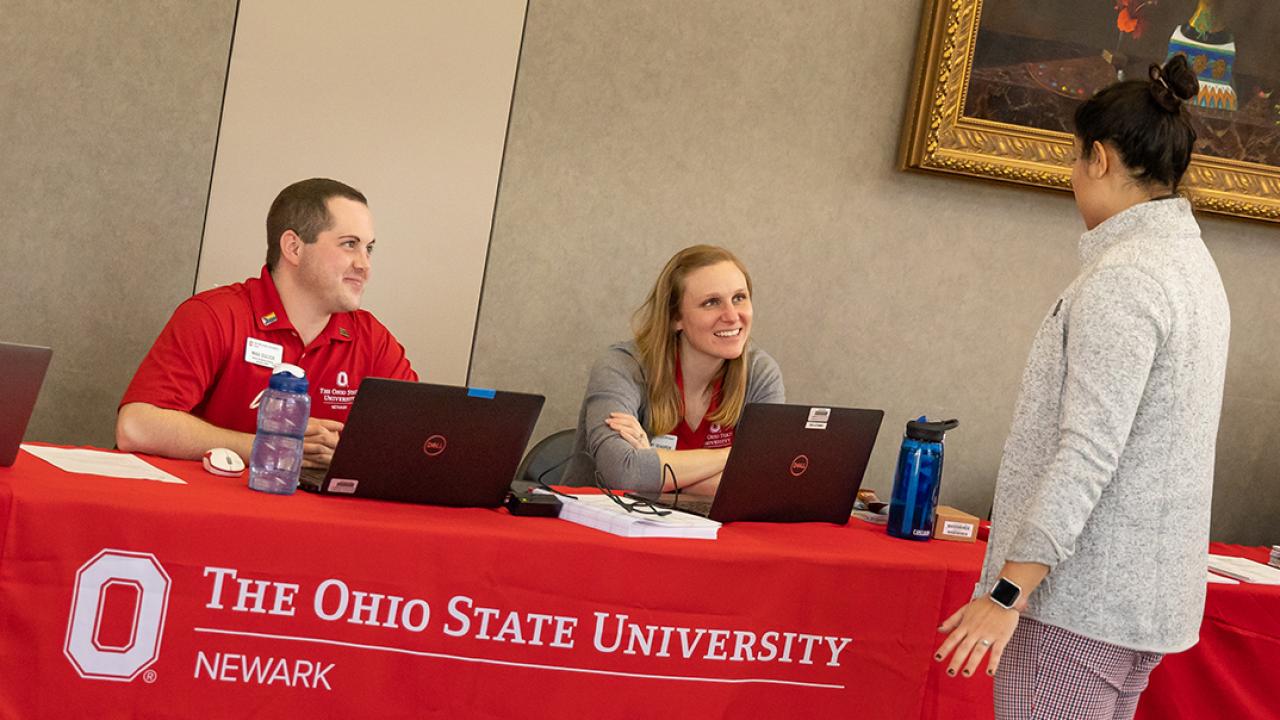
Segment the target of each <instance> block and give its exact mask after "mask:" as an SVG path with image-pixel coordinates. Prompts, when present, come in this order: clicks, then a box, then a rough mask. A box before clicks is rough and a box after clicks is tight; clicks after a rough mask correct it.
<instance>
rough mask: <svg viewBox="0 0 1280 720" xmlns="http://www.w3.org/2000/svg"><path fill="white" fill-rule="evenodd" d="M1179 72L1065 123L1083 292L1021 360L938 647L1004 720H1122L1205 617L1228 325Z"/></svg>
mask: <svg viewBox="0 0 1280 720" xmlns="http://www.w3.org/2000/svg"><path fill="white" fill-rule="evenodd" d="M1197 91H1198V82H1197V80H1196V76H1195V73H1194V72H1193V71H1191V70H1190V68H1189V67H1188V65H1187V61H1186V58H1185V57H1184V56H1182V55H1177V56H1174V57H1173V58H1171V59H1170V60H1169V61H1168V62H1167V63H1165V65H1164V67H1163V68H1161V67H1159V66H1157V65H1152V66H1151V80H1150V81H1145V80H1141V81H1130V82H1123V83H1117V84H1115V85H1112V86H1110V87H1108V88H1105V89H1103V90H1101V91H1099V92H1098V93H1097V94H1095V95H1094V96H1093V97H1092V98H1090V99H1089V100H1087V101H1086V102H1084V103H1083V104H1082V105H1081V106H1080V107H1079V108H1078V109H1077V111H1076V114H1075V135H1076V138H1075V144H1076V160H1075V165H1074V166H1073V167H1072V172H1071V184H1072V190H1073V191H1074V192H1075V196H1076V204H1077V206H1078V207H1079V209H1080V215H1081V217H1082V218H1083V219H1084V223H1085V226H1086V228H1087V229H1088V232H1086V233H1085V234H1084V235H1083V236H1081V238H1080V245H1079V255H1080V264H1081V271H1080V275H1079V276H1078V277H1077V278H1076V279H1075V280H1074V281H1073V282H1072V283H1071V284H1070V285H1069V286H1068V287H1067V289H1066V290H1065V291H1064V292H1063V294H1062V296H1061V297H1060V298H1058V300H1057V301H1056V302H1055V303H1054V305H1053V308H1052V309H1051V310H1050V312H1049V313H1048V316H1047V317H1046V318H1045V319H1044V322H1043V324H1042V325H1041V326H1040V330H1039V332H1038V333H1037V335H1036V338H1035V340H1034V342H1033V343H1032V346H1031V354H1030V357H1029V358H1028V360H1027V367H1026V371H1025V372H1024V374H1023V378H1022V391H1021V394H1020V397H1019V399H1018V403H1017V405H1016V407H1015V410H1014V416H1013V425H1012V427H1011V429H1010V431H1009V438H1008V440H1007V441H1006V442H1005V446H1004V457H1003V459H1002V461H1001V464H1000V473H999V476H998V478H997V481H996V498H995V511H994V515H993V516H992V525H991V538H990V543H989V545H988V546H987V558H986V563H985V565H984V568H983V574H982V582H981V583H980V584H979V586H978V588H977V591H976V593H975V598H974V599H973V600H972V601H971V602H970V603H968V604H967V605H965V606H964V607H963V608H961V609H960V610H959V611H957V612H956V613H955V614H954V615H952V616H951V617H950V618H949V619H947V621H946V622H945V623H943V626H942V628H940V630H941V631H942V632H945V633H948V637H947V639H946V641H945V642H944V643H943V644H942V646H941V647H940V648H939V649H938V652H937V656H936V659H937V660H938V661H940V662H947V657H948V656H949V655H950V656H951V658H950V662H949V666H948V673H949V674H951V675H956V674H963V675H965V676H969V675H972V674H973V673H975V672H978V671H979V670H980V669H981V666H982V664H983V660H984V659H985V660H986V661H987V662H986V671H987V672H988V673H989V674H994V675H995V678H996V680H995V714H996V717H997V718H1020V719H1026V718H1072V719H1073V720H1080V719H1083V718H1106V719H1107V720H1113V719H1114V718H1132V717H1133V714H1134V712H1135V710H1136V708H1137V704H1138V696H1139V694H1140V693H1141V692H1142V690H1143V689H1144V688H1146V685H1147V677H1148V675H1149V674H1150V672H1151V670H1152V668H1154V667H1155V665H1156V664H1157V663H1158V662H1159V661H1160V658H1161V657H1162V656H1163V654H1164V653H1171V652H1179V651H1182V650H1185V649H1186V648H1188V647H1190V646H1191V645H1193V644H1195V642H1196V639H1197V638H1198V636H1199V629H1200V621H1201V618H1202V616H1203V613H1204V594H1205V567H1206V553H1207V548H1208V540H1209V503H1210V498H1211V495H1212V489H1213V466H1214V446H1215V442H1216V439H1217V432H1218V417H1219V414H1220V412H1221V408H1222V386H1223V378H1224V376H1225V373H1226V364H1227V338H1228V333H1229V328H1230V322H1231V318H1230V313H1229V311H1228V309H1227V298H1226V294H1225V293H1224V292H1223V288H1222V281H1221V279H1220V278H1219V276H1218V270H1217V267H1216V266H1215V265H1214V262H1213V259H1212V258H1211V257H1210V256H1209V253H1208V251H1207V250H1206V249H1205V246H1204V243H1203V242H1202V241H1201V239H1200V228H1199V226H1197V225H1196V221H1195V219H1194V218H1193V217H1192V214H1191V208H1190V205H1189V204H1188V202H1187V201H1186V200H1185V199H1183V198H1181V197H1178V196H1177V195H1176V194H1174V193H1175V192H1176V190H1177V186H1178V181H1179V180H1180V179H1181V177H1182V174H1183V172H1184V171H1185V170H1186V169H1187V165H1188V163H1189V162H1190V159H1191V148H1192V144H1193V143H1194V141H1195V131H1194V130H1193V129H1192V127H1191V124H1190V122H1189V121H1188V118H1187V115H1186V112H1187V111H1186V110H1184V109H1183V107H1182V104H1183V101H1185V100H1187V99H1190V98H1193V97H1195V96H1196V93H1197Z"/></svg>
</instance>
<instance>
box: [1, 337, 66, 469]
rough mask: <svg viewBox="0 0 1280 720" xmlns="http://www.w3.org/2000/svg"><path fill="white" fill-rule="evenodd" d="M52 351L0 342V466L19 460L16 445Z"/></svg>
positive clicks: (20, 439)
mask: <svg viewBox="0 0 1280 720" xmlns="http://www.w3.org/2000/svg"><path fill="white" fill-rule="evenodd" d="M51 357H53V351H52V350H50V349H49V348H47V347H36V346H34V345H15V344H13V343H5V342H0V368H4V392H2V393H0V467H9V466H10V465H12V464H13V461H14V459H15V458H17V457H18V446H19V445H21V444H22V436H23V435H24V434H25V433H26V432H27V422H28V421H29V420H31V411H32V410H33V409H35V406H36V397H37V396H39V395H40V386H41V385H42V384H44V374H45V371H46V370H48V369H49V358H51Z"/></svg>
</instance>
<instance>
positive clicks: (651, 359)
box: [632, 245, 751, 435]
mask: <svg viewBox="0 0 1280 720" xmlns="http://www.w3.org/2000/svg"><path fill="white" fill-rule="evenodd" d="M722 262H731V263H733V264H734V265H736V266H737V267H738V270H740V271H742V276H743V277H745V278H746V279H747V293H748V294H750V293H751V274H750V273H748V272H747V268H746V266H744V265H743V264H742V261H741V260H739V259H738V258H737V257H735V256H734V254H733V253H731V252H729V251H728V250H726V249H724V248H722V247H716V246H714V245H694V246H692V247H687V248H685V249H683V250H681V251H680V252H678V253H676V254H675V255H674V256H672V258H671V259H670V260H668V261H667V265H666V267H664V268H662V272H661V273H660V274H659V275H658V279H657V281H656V282H654V284H653V289H652V290H650V291H649V297H648V299H646V300H645V301H644V304H643V305H641V306H640V307H639V308H637V309H636V312H635V315H634V316H633V317H632V328H633V330H634V331H635V337H636V346H637V347H638V348H639V350H640V364H641V367H643V369H644V374H645V378H646V380H647V383H648V386H649V423H648V425H649V426H648V428H647V429H648V431H649V433H650V434H651V435H666V434H667V433H670V432H671V431H672V430H674V429H675V427H676V424H677V423H679V422H680V421H681V419H682V416H683V415H684V402H683V398H682V397H681V396H680V389H679V388H677V387H676V349H677V348H678V347H679V334H678V333H677V332H676V330H675V328H674V327H673V324H674V323H675V321H676V319H677V317H678V316H679V314H680V299H681V298H682V297H683V296H684V284H685V278H686V277H688V276H689V273H691V272H693V271H694V270H697V269H698V268H704V267H707V266H709V265H716V264H718V263H722ZM748 341H750V339H749V338H748ZM721 378H723V383H722V384H721V388H720V406H719V407H718V408H716V411H715V412H714V413H712V414H711V416H710V418H711V422H713V423H717V424H719V425H721V426H723V427H733V426H735V425H737V424H738V420H739V419H741V417H742V406H743V405H744V404H745V403H746V397H747V349H746V347H744V348H743V351H742V354H741V355H739V356H738V357H736V358H734V359H732V360H729V361H727V362H725V364H724V365H723V366H722V367H721V369H720V372H719V373H717V375H716V379H721ZM691 390H693V389H691ZM696 391H698V392H700V391H701V388H697V389H696Z"/></svg>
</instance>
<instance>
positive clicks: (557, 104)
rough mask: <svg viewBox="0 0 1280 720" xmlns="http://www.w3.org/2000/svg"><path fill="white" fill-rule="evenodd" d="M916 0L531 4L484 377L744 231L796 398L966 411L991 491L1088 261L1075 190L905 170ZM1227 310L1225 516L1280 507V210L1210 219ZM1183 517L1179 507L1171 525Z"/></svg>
mask: <svg viewBox="0 0 1280 720" xmlns="http://www.w3.org/2000/svg"><path fill="white" fill-rule="evenodd" d="M920 6H921V2H920V0H911V1H909V2H902V3H882V2H875V1H874V0H854V1H853V2H847V1H846V0H812V1H810V2H802V3H793V2H771V3H748V4H743V3H730V2H709V3H685V2H675V1H668V2H657V3H645V4H632V3H590V2H568V1H565V0H544V1H543V2H537V3H533V4H532V5H531V7H530V9H529V17H528V21H527V30H526V36H525V42H524V48H523V52H522V57H521V64H520V73H519V81H518V83H517V88H516V95H515V101H514V107H513V116H512V120H511V129H510V140H509V144H508V148H507V154H506V157H505V159H504V164H503V174H502V182H501V190H500V194H499V202H498V208H497V215H496V220H495V226H494V233H493V240H492V245H491V249H490V262H489V270H488V273H487V279H486V284H485V291H484V300H483V305H482V311H481V315H480V324H479V330H478V335H477V338H476V348H475V359H474V363H473V367H472V380H473V382H474V383H476V384H481V385H496V386H499V387H510V388H519V389H528V390H536V391H540V392H544V393H545V394H546V395H547V404H546V407H545V410H544V411H543V419H542V421H541V423H540V426H539V429H538V433H537V434H538V435H543V434H546V433H548V432H550V431H552V430H555V429H558V428H562V427H569V426H572V425H573V423H574V421H575V419H576V413H577V408H578V403H579V402H580V400H581V397H582V390H583V384H584V382H585V380H586V375H587V370H588V368H589V367H590V364H591V362H592V361H593V359H594V358H595V357H596V356H597V355H598V354H599V353H600V352H601V350H602V349H603V348H604V347H605V346H606V345H607V344H608V343H610V342H611V341H613V340H616V339H620V338H624V337H626V336H627V332H628V331H627V319H628V316H629V314H630V312H631V310H632V309H633V308H634V307H635V306H636V305H637V304H639V302H640V301H641V299H642V297H643V294H644V292H645V291H646V290H647V288H648V285H649V283H651V282H652V279H653V277H654V276H655V275H656V273H657V271H658V269H659V268H660V267H661V264H662V263H663V262H664V261H665V259H666V258H667V257H668V256H669V255H670V254H671V253H672V252H674V251H675V250H677V249H679V248H680V247H683V246H685V245H689V244H692V243H696V242H713V243H721V244H725V245H728V246H730V247H732V248H733V249H735V250H736V251H738V252H740V254H741V255H742V256H743V258H744V260H745V261H746V262H747V264H748V266H749V267H750V268H751V270H752V274H753V276H754V280H755V287H756V295H755V309H756V330H755V332H754V337H755V338H756V340H757V341H758V344H759V345H760V346H761V347H763V348H765V349H767V350H769V351H770V352H771V353H772V354H773V355H774V356H775V357H776V358H777V359H778V361H779V362H780V363H781V365H782V369H783V373H784V376H785V378H786V384H787V388H788V397H789V399H791V400H793V401H797V402H815V403H817V402H822V403H833V404H842V405H849V406H861V407H877V408H884V409H885V410H886V421H885V426H884V428H883V430H882V433H881V437H880V440H879V444H878V447H877V449H876V451H875V454H874V456H873V460H872V465H871V468H870V469H869V471H868V474H867V480H866V483H865V484H866V485H867V486H869V487H873V488H876V489H877V490H880V491H882V492H887V491H888V489H889V487H890V485H891V483H892V472H893V463H894V459H895V458H894V453H895V451H896V448H897V444H898V438H899V437H900V436H901V432H902V426H903V423H904V422H905V421H906V420H907V419H908V418H909V417H912V416H915V415H918V414H922V413H928V414H929V415H931V416H945V417H950V416H955V417H959V418H960V420H961V426H960V428H959V429H957V430H956V431H955V432H954V433H952V434H951V435H950V437H949V441H948V457H947V469H946V478H945V484H944V489H943V499H944V501H946V502H950V503H952V504H956V505H959V506H961V507H964V508H967V509H970V510H972V511H974V512H978V513H981V514H984V515H985V513H986V511H987V509H988V507H989V505H990V502H991V496H992V489H993V488H992V485H993V481H994V477H995V473H996V469H997V467H998V463H999V458H1000V447H1001V444H1002V443H1003V440H1004V436H1005V434H1006V432H1007V431H1008V427H1009V419H1010V414H1011V412H1012V407H1013V402H1014V395H1015V393H1016V390H1017V387H1018V380H1019V375H1020V373H1021V370H1022V365H1023V361H1024V360H1025V358H1026V352H1027V349H1028V347H1029V346H1030V342H1031V337H1032V334H1033V333H1034V331H1035V328H1036V326H1037V325H1038V323H1039V321H1040V319H1041V318H1042V316H1043V314H1044V313H1045V312H1046V311H1047V310H1048V309H1049V307H1050V306H1051V304H1052V302H1053V300H1054V298H1055V297H1056V296H1057V293H1058V292H1059V291H1060V290H1061V289H1062V288H1063V287H1064V286H1065V285H1066V284H1067V282H1068V281H1069V280H1070V279H1071V278H1072V277H1073V275H1074V272H1075V270H1076V267H1077V266H1076V260H1075V242H1076V238H1077V237H1078V236H1079V233H1080V232H1081V230H1082V227H1081V224H1080V221H1079V220H1078V218H1077V215H1076V211H1075V207H1074V203H1073V202H1072V199H1071V196H1070V195H1069V194H1065V193H1047V192H1036V191H1028V190H1022V189H1018V188H1015V187H1012V186H1008V185H996V184H987V183H981V182H975V181H967V180H961V179H953V178H947V177H941V176H930V175H917V174H905V173H902V172H899V171H897V170H896V169H895V157H896V151H897V147H898V138H899V132H900V127H901V123H902V121H903V114H904V108H905V104H906V92H907V87H908V84H909V72H910V64H911V62H912V58H913V57H914V42H915V38H916V30H917V23H918V18H919V15H920ZM1202 224H1203V227H1204V233H1205V237H1206V241H1207V243H1208V245H1209V248H1210V250H1211V251H1212V252H1213V255H1214V257H1215V259H1216V260H1217V262H1218V263H1219V266H1220V268H1221V271H1222V276H1223V280H1224V282H1225V284H1226V287H1227V291H1228V293H1229V295H1230V299H1231V302H1232V311H1233V320H1234V323H1233V330H1234V332H1233V334H1232V349H1231V361H1230V370H1229V378H1228V383H1227V399H1226V403H1225V408H1224V415H1223V423H1222V432H1221V436H1220V438H1221V439H1220V445H1219V463H1218V478H1217V490H1216V496H1215V502H1214V510H1213V518H1214V534H1215V537H1218V538H1221V539H1226V540H1230V541H1234V542H1249V543H1270V542H1274V541H1275V538H1274V535H1272V534H1270V533H1271V531H1272V529H1273V528H1274V518H1275V517H1277V515H1278V514H1280V487H1278V486H1280V460H1277V456H1278V455H1277V453H1275V452H1274V451H1273V450H1272V449H1271V442H1270V441H1271V436H1272V434H1273V433H1272V432H1271V431H1270V421H1271V420H1272V419H1273V418H1274V417H1275V416H1277V415H1280V373H1278V372H1277V371H1276V369H1275V364H1274V362H1273V361H1272V350H1273V348H1275V347H1277V340H1280V331H1278V330H1277V323H1276V322H1275V321H1274V319H1273V316H1274V308H1275V307H1276V306H1277V305H1278V304H1280V303H1278V302H1277V301H1280V284H1278V283H1276V282H1275V280H1274V277H1273V275H1274V269H1275V268H1276V267H1277V266H1278V265H1280V228H1277V227H1276V226H1274V225H1262V224H1246V223H1243V222H1240V221H1228V220H1222V219H1216V218H1205V219H1203V222H1202ZM1171 530H1172V531H1176V529H1171Z"/></svg>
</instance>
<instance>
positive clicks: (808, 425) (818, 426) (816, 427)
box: [804, 420, 827, 430]
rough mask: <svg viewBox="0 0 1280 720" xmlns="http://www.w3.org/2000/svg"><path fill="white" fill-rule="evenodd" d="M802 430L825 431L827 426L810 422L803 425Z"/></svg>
mask: <svg viewBox="0 0 1280 720" xmlns="http://www.w3.org/2000/svg"><path fill="white" fill-rule="evenodd" d="M804 429H805V430H826V429H827V424H826V423H824V422H814V421H812V420H810V421H809V422H807V423H805V424H804Z"/></svg>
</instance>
